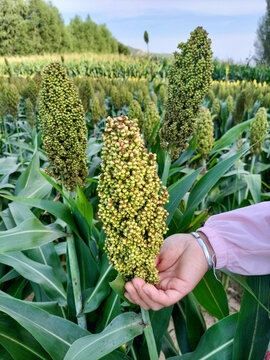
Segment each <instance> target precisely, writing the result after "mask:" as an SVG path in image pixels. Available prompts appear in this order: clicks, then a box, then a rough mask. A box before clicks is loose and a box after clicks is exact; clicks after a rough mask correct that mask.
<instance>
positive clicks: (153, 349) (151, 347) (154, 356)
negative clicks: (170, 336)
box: [141, 307, 158, 360]
mask: <svg viewBox="0 0 270 360" xmlns="http://www.w3.org/2000/svg"><path fill="white" fill-rule="evenodd" d="M141 313H142V319H143V322H144V324H145V328H144V335H145V339H146V342H147V347H148V352H149V356H150V360H158V352H157V346H156V341H155V338H154V333H153V329H152V325H151V321H150V317H149V311H148V310H144V308H143V307H141Z"/></svg>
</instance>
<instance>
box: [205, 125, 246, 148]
mask: <svg viewBox="0 0 270 360" xmlns="http://www.w3.org/2000/svg"><path fill="white" fill-rule="evenodd" d="M251 121H252V119H250V120H247V121H244V122H242V123H241V124H238V125H235V126H234V127H232V128H231V129H230V130H228V131H227V132H226V133H225V134H224V135H223V136H222V137H221V138H220V139H219V140H217V141H216V142H215V144H214V146H213V149H212V151H211V153H210V155H212V154H213V153H215V152H216V151H218V150H221V149H223V148H225V147H227V146H230V145H231V144H232V143H234V142H235V141H236V140H237V138H238V137H239V135H240V134H242V132H243V131H244V130H246V128H247V127H248V126H249V125H250V123H251Z"/></svg>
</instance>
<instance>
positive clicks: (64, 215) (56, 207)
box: [2, 195, 79, 236]
mask: <svg viewBox="0 0 270 360" xmlns="http://www.w3.org/2000/svg"><path fill="white" fill-rule="evenodd" d="M2 196H3V195H2ZM3 197H5V198H6V199H9V200H12V201H14V202H16V203H20V204H23V205H25V206H30V207H36V208H38V209H42V210H45V211H48V212H49V213H50V214H52V215H54V216H55V217H56V218H57V219H61V220H63V221H64V222H65V223H66V224H67V225H69V226H70V228H71V229H72V231H74V233H75V234H76V235H78V236H79V231H78V228H77V226H76V224H75V222H74V218H73V216H72V214H71V210H70V208H69V206H68V205H67V204H63V203H61V202H56V201H52V200H41V199H27V198H21V197H16V196H11V195H10V196H8V195H5V196H3Z"/></svg>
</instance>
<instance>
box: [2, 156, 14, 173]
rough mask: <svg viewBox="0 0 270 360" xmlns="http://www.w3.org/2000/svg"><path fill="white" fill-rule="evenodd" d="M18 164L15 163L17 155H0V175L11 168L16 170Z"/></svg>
mask: <svg viewBox="0 0 270 360" xmlns="http://www.w3.org/2000/svg"><path fill="white" fill-rule="evenodd" d="M18 167H19V165H17V157H13V156H9V157H1V158H0V175H7V174H9V173H10V172H13V170H15V171H16V170H17V168H18Z"/></svg>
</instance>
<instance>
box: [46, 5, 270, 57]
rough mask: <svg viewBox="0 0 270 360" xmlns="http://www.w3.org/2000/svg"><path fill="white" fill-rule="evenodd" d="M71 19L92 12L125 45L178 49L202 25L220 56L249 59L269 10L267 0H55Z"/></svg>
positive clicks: (160, 50)
mask: <svg viewBox="0 0 270 360" xmlns="http://www.w3.org/2000/svg"><path fill="white" fill-rule="evenodd" d="M52 3H53V4H54V5H55V6H56V7H57V8H58V9H59V11H60V13H61V14H62V16H63V18H64V21H65V23H66V24H68V23H69V20H70V19H71V18H73V17H74V16H75V15H76V14H77V15H80V16H81V17H82V19H85V17H86V16H87V14H89V15H90V17H91V19H92V20H93V21H94V22H96V23H98V24H106V26H107V28H108V29H109V30H110V31H111V33H112V35H113V36H114V37H115V38H116V39H117V40H118V41H120V42H122V43H123V44H125V45H130V46H132V47H134V48H137V49H142V50H146V44H145V43H144V40H143V34H144V31H145V30H147V32H148V34H149V50H150V51H151V52H154V53H173V52H174V51H175V50H177V45H178V43H179V42H181V41H186V40H187V39H188V38H189V34H190V32H191V31H192V30H193V29H195V28H196V27H197V26H203V27H204V28H205V29H206V31H207V32H208V33H209V37H210V38H211V39H212V50H213V53H214V57H217V58H219V59H221V60H230V59H232V60H233V61H235V62H246V61H247V59H249V58H250V57H251V56H252V55H253V54H254V51H255V50H254V42H255V40H256V30H257V27H258V21H259V20H260V19H261V17H262V16H263V15H264V14H265V12H266V1H265V0H75V1H74V0H52Z"/></svg>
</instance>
